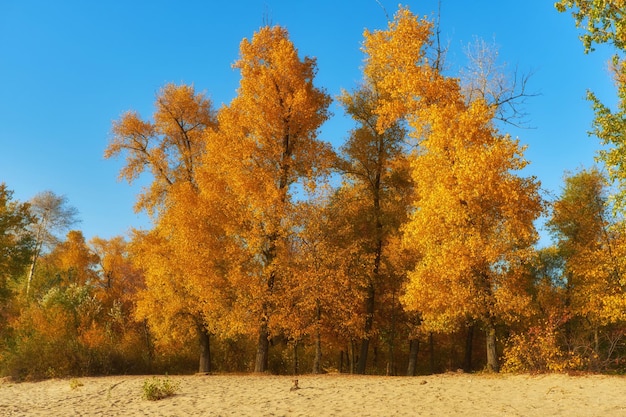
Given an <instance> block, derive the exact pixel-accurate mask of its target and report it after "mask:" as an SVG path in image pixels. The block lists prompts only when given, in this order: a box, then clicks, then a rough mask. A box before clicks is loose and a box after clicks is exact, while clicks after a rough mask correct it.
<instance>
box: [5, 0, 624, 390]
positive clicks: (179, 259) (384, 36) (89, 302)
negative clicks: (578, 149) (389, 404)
mask: <svg viewBox="0 0 626 417" xmlns="http://www.w3.org/2000/svg"><path fill="white" fill-rule="evenodd" d="M614 3H615V4H614ZM617 3H618V2H606V5H605V4H604V3H603V4H602V5H598V4H597V2H591V1H582V0H580V1H574V0H572V1H568V0H562V1H560V2H559V3H557V5H556V7H557V9H559V10H560V11H567V10H571V11H572V13H573V15H574V18H575V21H576V23H577V24H578V25H579V26H581V27H584V28H585V29H586V32H585V35H584V37H583V42H584V45H585V47H586V48H587V49H588V50H589V51H591V50H592V45H593V44H594V43H609V44H610V45H612V46H614V47H615V49H616V56H615V58H614V60H613V68H614V70H615V78H616V81H617V86H618V96H619V109H618V110H615V111H612V110H611V109H609V108H607V107H606V106H604V105H602V103H600V102H599V101H598V100H597V99H596V98H595V97H594V96H593V94H592V93H590V99H591V100H592V103H593V106H594V109H595V111H596V119H595V122H594V126H593V129H594V134H595V135H596V136H597V137H598V138H600V140H601V141H602V142H603V144H605V145H607V146H606V147H605V148H604V149H605V150H604V151H603V152H602V153H601V154H600V155H599V156H598V157H599V162H601V163H603V166H604V168H605V170H606V174H604V171H603V170H600V169H598V168H588V169H581V170H580V171H578V172H575V173H568V174H566V176H565V178H564V185H563V190H562V192H561V194H560V195H559V196H557V197H554V198H552V199H547V198H545V197H544V196H542V194H541V192H540V184H539V182H538V180H537V179H536V178H533V177H529V176H524V174H523V169H524V167H525V166H526V165H527V164H528V162H527V161H526V160H525V159H524V147H523V146H521V145H520V143H519V142H518V141H517V140H515V139H513V138H511V137H510V136H509V135H507V134H506V133H504V132H503V130H505V129H506V127H507V126H508V124H507V123H514V122H515V120H516V119H515V118H516V117H517V116H519V114H520V109H519V107H518V105H519V100H520V99H523V98H525V97H526V96H527V92H526V91H525V86H526V80H527V79H524V80H523V82H521V83H515V82H508V81H507V80H506V78H504V77H503V74H498V73H494V72H493V69H495V68H496V67H497V66H496V62H495V56H496V55H497V54H496V53H495V51H493V50H490V48H489V47H488V46H486V45H485V44H484V43H478V44H477V45H475V46H474V48H476V49H474V52H476V53H474V54H471V56H470V57H469V58H470V61H469V66H468V69H467V71H464V72H463V73H462V74H452V75H451V74H447V73H446V71H445V70H444V69H445V68H446V65H445V64H444V59H445V53H444V51H442V50H441V48H440V46H439V45H438V44H437V42H436V39H435V36H434V35H433V33H434V31H435V28H434V27H433V23H432V22H431V21H429V20H428V19H422V18H419V17H417V16H415V15H414V14H413V13H412V12H411V11H410V10H409V9H408V8H402V7H401V8H400V9H399V10H398V12H397V13H396V15H395V18H394V20H393V21H391V22H389V25H388V27H387V28H386V29H384V30H374V31H365V33H364V42H363V52H364V56H365V60H364V65H363V80H362V82H361V84H360V85H359V86H358V87H356V88H355V89H353V90H351V91H343V92H342V94H341V95H340V96H339V97H337V98H336V100H337V101H338V102H339V103H340V104H341V105H342V107H343V109H344V110H345V112H346V114H347V115H348V116H350V117H351V118H352V120H353V121H354V126H355V127H354V129H352V130H351V131H350V132H349V135H348V137H347V139H346V140H345V143H344V144H343V145H342V146H341V148H339V149H333V147H332V146H331V145H330V144H328V143H326V142H324V141H322V140H320V138H318V133H319V131H320V127H321V126H322V125H323V123H324V122H325V121H326V120H327V119H328V118H329V117H330V114H329V106H330V104H331V102H332V100H333V98H331V97H330V96H329V95H328V94H327V93H326V91H325V90H324V89H323V88H320V87H319V86H317V85H316V83H315V76H316V61H315V59H314V58H310V57H301V56H300V55H299V53H298V50H297V49H296V47H295V45H294V44H293V43H292V42H291V41H290V39H289V34H288V32H287V31H286V29H284V28H283V27H280V26H273V27H269V26H268V27H262V28H260V29H259V30H258V31H257V32H256V33H254V35H253V36H252V37H251V38H250V39H244V40H243V41H242V42H241V45H240V56H239V59H238V60H237V61H236V63H235V67H236V68H237V69H238V70H239V71H240V74H241V79H240V84H239V88H238V90H237V94H236V97H235V98H234V99H233V100H232V101H231V102H230V103H229V104H227V105H223V106H222V107H221V108H219V109H215V108H214V105H213V103H212V102H211V100H210V99H209V98H208V97H207V96H206V95H205V94H203V93H199V92H196V91H195V90H194V88H193V87H192V86H189V85H174V84H167V85H165V86H164V87H163V88H162V89H161V90H160V91H159V92H158V94H157V97H156V101H155V108H154V113H153V115H152V117H151V118H142V116H140V115H139V114H138V113H136V112H132V111H131V112H127V113H125V114H123V115H122V116H121V117H120V118H119V119H118V120H116V121H115V122H114V123H113V127H112V138H111V141H110V142H109V144H108V147H107V148H106V150H105V156H106V157H107V158H114V157H123V158H125V163H124V166H123V168H122V170H121V172H120V176H121V177H122V178H124V179H126V180H128V182H133V181H135V180H136V179H137V178H139V177H140V176H142V175H144V176H146V177H147V178H150V179H151V182H150V183H149V184H148V186H147V187H145V188H144V189H143V190H142V192H141V194H140V195H138V197H137V203H136V209H137V210H139V211H145V212H147V213H148V214H149V215H150V216H151V218H152V220H153V223H152V228H151V229H150V230H136V231H133V232H132V233H131V234H130V235H129V236H127V237H115V238H112V239H101V238H97V237H96V238H93V239H91V240H90V241H88V242H87V241H86V240H85V237H84V236H83V234H82V233H81V231H80V230H78V229H75V228H74V226H75V225H76V220H77V212H76V210H75V209H74V208H73V207H72V206H71V205H70V202H69V201H67V199H65V198H64V197H62V196H58V195H56V194H54V193H53V192H51V191H46V192H42V193H40V194H38V195H37V196H35V197H34V198H33V199H32V200H30V201H27V202H20V201H17V200H15V199H14V198H13V191H12V190H11V189H10V188H9V187H8V186H7V185H6V184H2V185H1V186H0V372H1V373H2V374H5V375H11V376H13V377H16V378H20V379H24V378H41V377H57V376H68V375H92V374H112V373H151V372H170V373H174V372H193V371H199V372H272V373H296V374H297V373H306V372H313V373H321V372H350V373H359V374H365V373H370V374H387V375H415V374H417V373H430V372H443V371H448V370H454V371H456V370H457V369H463V370H465V371H467V372H470V371H476V370H483V369H486V370H490V371H499V370H504V371H512V372H545V371H566V370H586V371H588V370H591V371H622V370H623V369H624V366H625V365H626V339H625V336H626V276H625V275H624V274H625V272H624V271H625V270H626V265H625V262H626V231H625V229H624V226H625V225H626V223H624V220H623V217H622V214H623V212H624V205H625V203H624V195H625V194H624V193H625V192H626V191H625V190H626V187H624V178H626V170H624V168H623V164H624V161H623V159H624V155H626V153H625V152H624V150H623V146H624V145H623V141H622V137H623V133H624V127H623V123H624V120H625V118H624V111H625V109H624V103H625V101H624V99H625V98H626V97H625V94H626V87H625V86H626V75H624V74H626V65H625V64H624V61H622V58H621V56H622V55H621V54H622V53H623V51H624V45H625V43H624V42H626V37H625V34H624V33H623V32H622V31H623V25H619V24H617V23H619V22H620V21H621V20H619V19H621V16H622V14H623V12H624V11H625V10H622V9H623V7H622V8H621V9H620V7H619V5H618V4H617ZM541 217H543V218H545V219H546V223H545V224H546V229H547V230H548V231H549V232H550V234H551V236H552V238H553V242H554V243H553V245H552V246H549V247H538V246H537V242H538V238H539V235H538V232H537V230H536V224H537V222H538V220H539V219H540V218H541Z"/></svg>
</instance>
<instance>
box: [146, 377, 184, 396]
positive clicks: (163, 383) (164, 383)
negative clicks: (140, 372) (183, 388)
mask: <svg viewBox="0 0 626 417" xmlns="http://www.w3.org/2000/svg"><path fill="white" fill-rule="evenodd" d="M179 389H180V383H179V382H174V381H172V380H171V379H169V378H167V377H166V378H163V379H160V378H157V377H154V378H152V379H146V380H145V381H144V382H143V398H145V399H146V400H150V401H157V400H160V399H163V398H167V397H171V396H172V395H174V394H176V391H178V390H179Z"/></svg>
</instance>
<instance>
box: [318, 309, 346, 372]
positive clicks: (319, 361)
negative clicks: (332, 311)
mask: <svg viewBox="0 0 626 417" xmlns="http://www.w3.org/2000/svg"><path fill="white" fill-rule="evenodd" d="M315 312H316V316H317V317H316V319H317V329H316V330H315V357H314V358H313V373H314V374H319V373H322V332H321V331H320V320H321V318H322V308H321V307H320V303H319V300H318V301H317V307H316V309H315ZM339 372H341V368H339Z"/></svg>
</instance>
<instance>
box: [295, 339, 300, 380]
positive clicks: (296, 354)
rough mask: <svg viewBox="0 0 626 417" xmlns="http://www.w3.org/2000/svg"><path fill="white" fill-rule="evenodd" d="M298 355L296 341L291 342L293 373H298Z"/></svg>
mask: <svg viewBox="0 0 626 417" xmlns="http://www.w3.org/2000/svg"><path fill="white" fill-rule="evenodd" d="M299 359H300V358H299V357H298V341H297V340H296V341H294V342H293V374H294V375H298V374H300V361H299Z"/></svg>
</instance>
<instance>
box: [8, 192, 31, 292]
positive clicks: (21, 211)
mask: <svg viewBox="0 0 626 417" xmlns="http://www.w3.org/2000/svg"><path fill="white" fill-rule="evenodd" d="M33 221H34V218H33V216H32V214H31V211H30V207H29V205H28V204H27V203H20V202H19V201H14V200H13V191H11V190H9V189H8V187H7V186H6V184H4V183H2V184H0V271H2V272H0V297H5V296H7V295H8V291H9V288H8V285H7V284H8V283H9V281H11V280H13V281H15V280H17V279H18V278H20V276H22V275H23V274H24V272H25V267H26V265H27V264H28V263H29V260H30V258H31V256H32V249H33V243H34V241H33V236H32V235H31V234H29V233H27V230H28V227H29V226H30V225H31V222H33Z"/></svg>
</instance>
